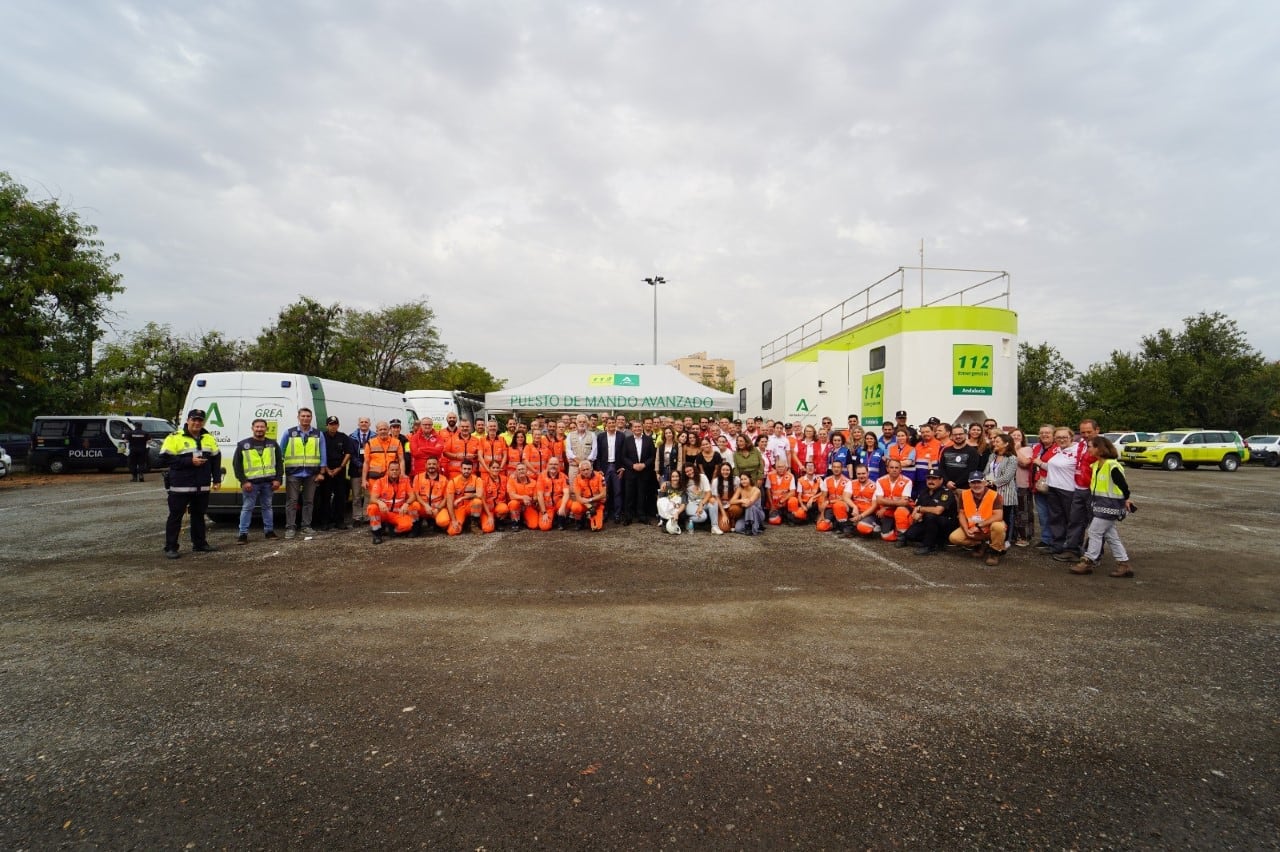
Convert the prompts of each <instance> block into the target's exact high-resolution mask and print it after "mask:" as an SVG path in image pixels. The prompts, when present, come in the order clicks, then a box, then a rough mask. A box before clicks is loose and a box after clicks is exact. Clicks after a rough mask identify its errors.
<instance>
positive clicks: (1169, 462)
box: [1120, 429, 1249, 471]
mask: <svg viewBox="0 0 1280 852" xmlns="http://www.w3.org/2000/svg"><path fill="white" fill-rule="evenodd" d="M1120 460H1121V461H1123V462H1124V463H1125V464H1127V465H1129V466H1131V467H1142V466H1143V465H1144V464H1150V465H1158V466H1160V467H1163V468H1164V469H1165V470H1178V469H1180V468H1183V467H1185V468H1187V470H1195V469H1196V468H1198V467H1199V466H1200V465H1202V464H1216V465H1217V466H1218V467H1220V468H1222V469H1223V470H1226V471H1232V470H1235V469H1237V468H1238V467H1240V463H1241V462H1246V461H1248V460H1249V447H1248V445H1246V444H1245V442H1244V439H1243V438H1241V437H1240V433H1239V432H1229V431H1227V430H1225V429H1177V430H1174V431H1171V432H1161V433H1160V434H1159V435H1156V437H1155V439H1154V440H1151V441H1139V442H1137V443H1133V444H1129V445H1127V446H1126V447H1125V449H1124V452H1123V453H1122V454H1121V456H1120Z"/></svg>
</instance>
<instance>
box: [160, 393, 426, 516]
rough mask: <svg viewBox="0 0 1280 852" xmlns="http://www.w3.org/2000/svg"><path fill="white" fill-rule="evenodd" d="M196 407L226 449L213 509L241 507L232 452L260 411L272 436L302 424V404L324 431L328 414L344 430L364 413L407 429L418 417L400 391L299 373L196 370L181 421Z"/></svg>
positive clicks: (277, 437)
mask: <svg viewBox="0 0 1280 852" xmlns="http://www.w3.org/2000/svg"><path fill="white" fill-rule="evenodd" d="M193 408H203V409H204V411H205V421H204V428H205V429H206V430H207V431H208V432H209V433H210V434H212V435H213V437H214V439H215V440H217V442H218V448H219V449H220V450H222V470H223V475H222V488H221V489H215V490H214V492H213V494H212V495H211V496H210V498H209V508H210V510H211V511H213V510H215V509H216V510H222V511H226V510H227V509H229V508H234V509H236V510H237V511H238V510H239V508H240V494H241V491H240V483H239V481H237V480H236V477H235V471H234V470H233V468H232V465H231V458H232V456H233V454H234V453H235V449H236V443H237V442H238V441H242V440H244V439H245V438H247V437H249V436H250V435H252V434H253V421H254V420H256V419H257V418H259V417H261V418H262V419H263V420H266V421H267V437H268V438H270V439H272V440H274V441H278V440H280V435H281V434H282V433H283V432H284V431H285V430H286V429H288V428H289V427H290V426H296V425H298V409H300V408H310V409H311V411H312V414H313V415H314V418H315V419H314V420H313V424H314V426H315V428H317V429H319V430H321V431H323V430H324V428H325V420H326V419H327V418H328V417H329V416H330V415H333V416H335V417H337V418H338V422H339V426H338V429H339V430H340V431H341V432H343V433H346V434H350V433H351V432H352V431H353V430H354V429H355V428H356V425H357V421H359V419H360V418H361V417H368V418H369V420H370V421H372V423H373V424H374V425H376V424H377V422H378V421H379V420H392V419H399V420H400V421H401V422H402V423H403V424H404V431H405V432H406V433H408V431H409V429H410V427H411V426H412V425H413V422H414V421H415V420H416V419H417V418H416V416H415V415H414V413H413V409H412V408H410V407H409V404H408V402H407V401H406V399H405V397H404V394H402V393H398V392H396V391H387V390H379V389H378V388H367V387H364V386H362V385H352V384H347V383H346V382H335V381H330V380H329V379H321V378H317V377H315V376H305V375H302V374H300V373H253V372H246V371H233V372H226V373H197V374H196V376H195V378H193V379H192V380H191V388H190V389H189V390H188V391H187V401H186V402H185V403H184V404H183V406H182V411H181V412H180V413H179V415H178V416H179V418H181V420H182V422H184V423H185V422H186V417H187V412H188V411H190V410H191V409H193ZM276 502H277V504H278V505H279V506H283V505H284V492H283V491H280V492H278V493H277V495H276Z"/></svg>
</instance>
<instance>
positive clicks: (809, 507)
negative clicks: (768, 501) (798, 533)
mask: <svg viewBox="0 0 1280 852" xmlns="http://www.w3.org/2000/svg"><path fill="white" fill-rule="evenodd" d="M821 496H822V478H821V477H819V476H818V473H817V470H816V469H815V468H814V464H813V462H812V461H807V462H805V463H804V476H802V477H800V479H799V480H798V481H797V482H796V496H794V497H792V498H791V500H790V502H789V504H788V506H789V508H790V509H791V518H792V520H794V521H795V522H796V523H797V524H807V523H809V521H811V520H814V519H815V518H817V516H818V498H820V497H821Z"/></svg>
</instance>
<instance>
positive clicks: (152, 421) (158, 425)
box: [133, 417, 177, 438]
mask: <svg viewBox="0 0 1280 852" xmlns="http://www.w3.org/2000/svg"><path fill="white" fill-rule="evenodd" d="M133 422H134V423H135V424H137V425H138V426H141V427H142V431H144V432H146V433H147V434H148V435H150V436H152V437H160V438H164V437H167V436H168V435H170V434H172V433H173V432H175V431H177V430H175V429H174V427H173V424H172V423H170V422H169V421H167V420H161V419H160V418H158V417H135V418H133Z"/></svg>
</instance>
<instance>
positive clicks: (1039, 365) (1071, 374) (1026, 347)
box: [1018, 343, 1080, 430]
mask: <svg viewBox="0 0 1280 852" xmlns="http://www.w3.org/2000/svg"><path fill="white" fill-rule="evenodd" d="M1076 378H1077V374H1076V368H1075V367H1074V366H1072V364H1071V362H1070V361H1068V360H1067V359H1066V358H1063V357H1062V353H1061V352H1059V351H1058V350H1057V348H1056V347H1053V346H1050V345H1049V344H1048V343H1041V344H1040V345H1039V346H1032V345H1031V344H1029V343H1020V344H1018V422H1019V423H1020V424H1022V427H1023V428H1024V429H1028V430H1033V429H1036V428H1037V427H1039V426H1040V424H1042V423H1053V424H1055V425H1059V426H1060V425H1063V424H1074V423H1075V422H1076V420H1078V419H1079V416H1080V403H1079V401H1078V400H1077V399H1076V394H1075V386H1076Z"/></svg>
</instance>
